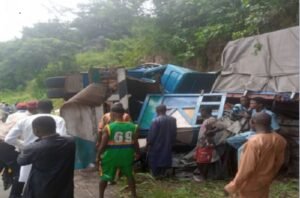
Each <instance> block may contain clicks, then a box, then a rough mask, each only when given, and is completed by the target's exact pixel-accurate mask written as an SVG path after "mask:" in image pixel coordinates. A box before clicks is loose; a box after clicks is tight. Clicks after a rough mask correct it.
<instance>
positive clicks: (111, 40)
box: [0, 0, 299, 98]
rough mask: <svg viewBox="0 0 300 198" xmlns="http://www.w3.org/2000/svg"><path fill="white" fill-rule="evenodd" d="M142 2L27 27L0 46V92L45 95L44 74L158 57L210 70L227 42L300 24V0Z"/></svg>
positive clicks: (120, 2) (102, 0)
mask: <svg viewBox="0 0 300 198" xmlns="http://www.w3.org/2000/svg"><path fill="white" fill-rule="evenodd" d="M145 2H147V0H114V1H107V0H95V1H92V2H90V3H87V4H83V5H80V6H79V11H77V13H76V14H77V17H76V19H75V20H73V21H72V22H71V23H66V22H60V21H59V20H53V21H49V22H47V23H37V24H35V25H34V26H33V27H30V28H29V27H25V28H24V29H23V37H22V38H21V39H16V40H13V41H8V42H2V43H0V80H1V83H0V90H7V89H10V90H17V91H24V90H27V91H29V92H32V93H31V95H30V96H32V97H38V98H39V97H45V93H44V88H43V82H44V79H45V78H46V77H49V76H55V75H66V74H70V73H72V72H75V71H82V70H88V69H89V68H91V67H109V66H116V65H118V66H126V67H133V66H136V65H138V64H140V63H143V62H145V61H148V60H155V57H156V56H159V57H163V58H165V59H166V60H168V61H169V62H172V63H173V64H178V65H184V66H186V65H190V63H192V65H193V66H194V68H197V67H198V69H199V70H201V69H203V70H213V69H215V68H211V65H210V64H213V63H212V62H209V61H208V60H209V59H210V56H211V54H210V53H209V52H211V51H214V53H217V55H218V56H217V57H220V54H221V52H222V50H221V49H222V47H224V45H225V44H226V43H227V42H228V41H230V40H233V39H239V38H242V37H246V36H251V35H255V34H261V33H265V32H270V31H274V30H278V29H282V28H287V27H291V26H296V25H298V24H299V20H298V18H299V14H298V13H299V2H298V0H266V1H260V0H153V5H154V9H153V11H152V12H151V13H149V12H146V11H145V9H143V3H145ZM216 43H217V44H218V43H219V44H220V45H221V46H217V47H218V49H217V50H215V49H214V48H215V47H216V45H215V44H216ZM259 50H260V46H259V45H257V46H256V47H255V49H254V53H258V52H259ZM214 61H216V60H214ZM26 87H27V88H26ZM5 93H7V92H6V91H5ZM7 94H8V96H10V95H11V93H7ZM26 95H27V96H26V97H28V94H26Z"/></svg>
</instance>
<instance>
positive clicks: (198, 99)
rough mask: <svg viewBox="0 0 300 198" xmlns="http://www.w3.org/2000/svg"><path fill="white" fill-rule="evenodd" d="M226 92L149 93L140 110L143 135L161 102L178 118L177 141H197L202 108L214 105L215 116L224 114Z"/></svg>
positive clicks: (187, 142) (188, 142)
mask: <svg viewBox="0 0 300 198" xmlns="http://www.w3.org/2000/svg"><path fill="white" fill-rule="evenodd" d="M225 100H226V94H164V95H161V94H149V95H148V96H147V98H146V100H145V102H144V104H143V108H142V110H141V112H140V116H139V119H138V124H139V127H140V129H141V135H142V136H146V135H147V132H148V130H149V128H150V126H151V122H152V120H153V119H154V117H155V116H156V112H155V108H156V107H157V106H158V105H160V104H165V105H166V106H167V115H171V116H173V117H175V118H176V120H177V141H179V142H181V143H184V144H192V142H193V143H195V139H197V135H198V131H199V127H200V124H199V123H198V121H199V117H200V116H201V113H200V108H201V107H203V106H210V107H213V116H215V117H217V118H220V117H221V116H222V114H223V109H224V104H225Z"/></svg>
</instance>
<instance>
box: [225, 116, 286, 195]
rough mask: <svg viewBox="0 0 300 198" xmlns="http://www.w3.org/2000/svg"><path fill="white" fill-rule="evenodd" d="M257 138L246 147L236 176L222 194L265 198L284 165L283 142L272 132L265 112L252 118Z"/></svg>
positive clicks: (269, 119) (284, 145)
mask: <svg viewBox="0 0 300 198" xmlns="http://www.w3.org/2000/svg"><path fill="white" fill-rule="evenodd" d="M251 122H252V125H253V127H254V128H255V130H256V135H254V136H253V137H251V138H250V139H249V140H248V142H247V143H246V144H245V146H244V149H243V153H242V156H241V161H240V165H239V168H238V172H237V174H236V176H235V178H234V179H233V181H231V182H230V183H229V184H228V185H226V186H225V191H226V192H227V193H229V194H231V195H233V194H237V195H238V197H240V198H248V197H249V198H250V197H251V198H252V197H260V198H267V197H268V194H269V188H270V185H271V183H272V180H273V179H274V177H275V176H276V174H277V173H278V171H279V169H280V167H281V165H282V164H283V161H284V153H285V152H284V151H285V147H286V141H285V139H284V138H283V137H281V136H280V135H278V134H277V133H272V131H271V127H270V126H271V116H270V115H269V114H267V113H265V112H261V113H257V114H255V115H254V116H253V118H252V121H251Z"/></svg>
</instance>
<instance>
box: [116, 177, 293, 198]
mask: <svg viewBox="0 0 300 198" xmlns="http://www.w3.org/2000/svg"><path fill="white" fill-rule="evenodd" d="M136 182H137V193H138V196H139V197H141V198H198V197H204V198H219V197H220V198H222V197H225V195H224V193H223V188H224V186H225V185H226V184H227V183H228V181H224V180H218V181H216V180H214V181H212V180H211V181H207V182H204V183H197V182H194V181H190V180H185V181H180V180H175V179H169V180H163V181H156V180H154V179H153V178H152V176H151V175H149V174H144V173H138V174H137V175H136ZM118 186H119V187H120V188H121V190H120V197H121V198H127V197H130V196H129V195H130V193H129V192H128V190H125V188H124V186H126V181H125V179H122V182H119V184H118ZM270 197H272V198H298V197H299V180H298V179H281V180H276V181H274V182H273V184H272V186H271V192H270Z"/></svg>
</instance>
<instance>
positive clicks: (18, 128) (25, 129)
mask: <svg viewBox="0 0 300 198" xmlns="http://www.w3.org/2000/svg"><path fill="white" fill-rule="evenodd" d="M37 110H38V114H36V115H31V116H28V117H27V118H24V119H22V120H20V121H18V122H17V123H16V124H15V126H14V127H13V128H12V129H11V130H10V131H9V132H8V134H7V135H6V137H5V142H6V143H8V144H10V145H13V146H15V147H17V148H18V149H19V150H22V149H23V148H24V146H27V145H29V144H31V143H33V142H34V141H35V140H37V139H38V137H36V136H35V135H34V134H33V131H32V122H33V120H34V119H36V118H37V117H40V116H51V117H52V118H53V119H54V120H55V122H56V131H57V133H58V134H60V135H61V136H67V133H66V125H65V120H64V119H63V118H62V117H60V116H56V115H51V114H50V113H51V111H52V110H53V104H52V101H50V100H42V101H39V102H38V106H37ZM30 170H31V165H26V166H22V167H21V170H20V177H19V181H20V182H24V183H26V182H27V179H28V176H29V173H30Z"/></svg>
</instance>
